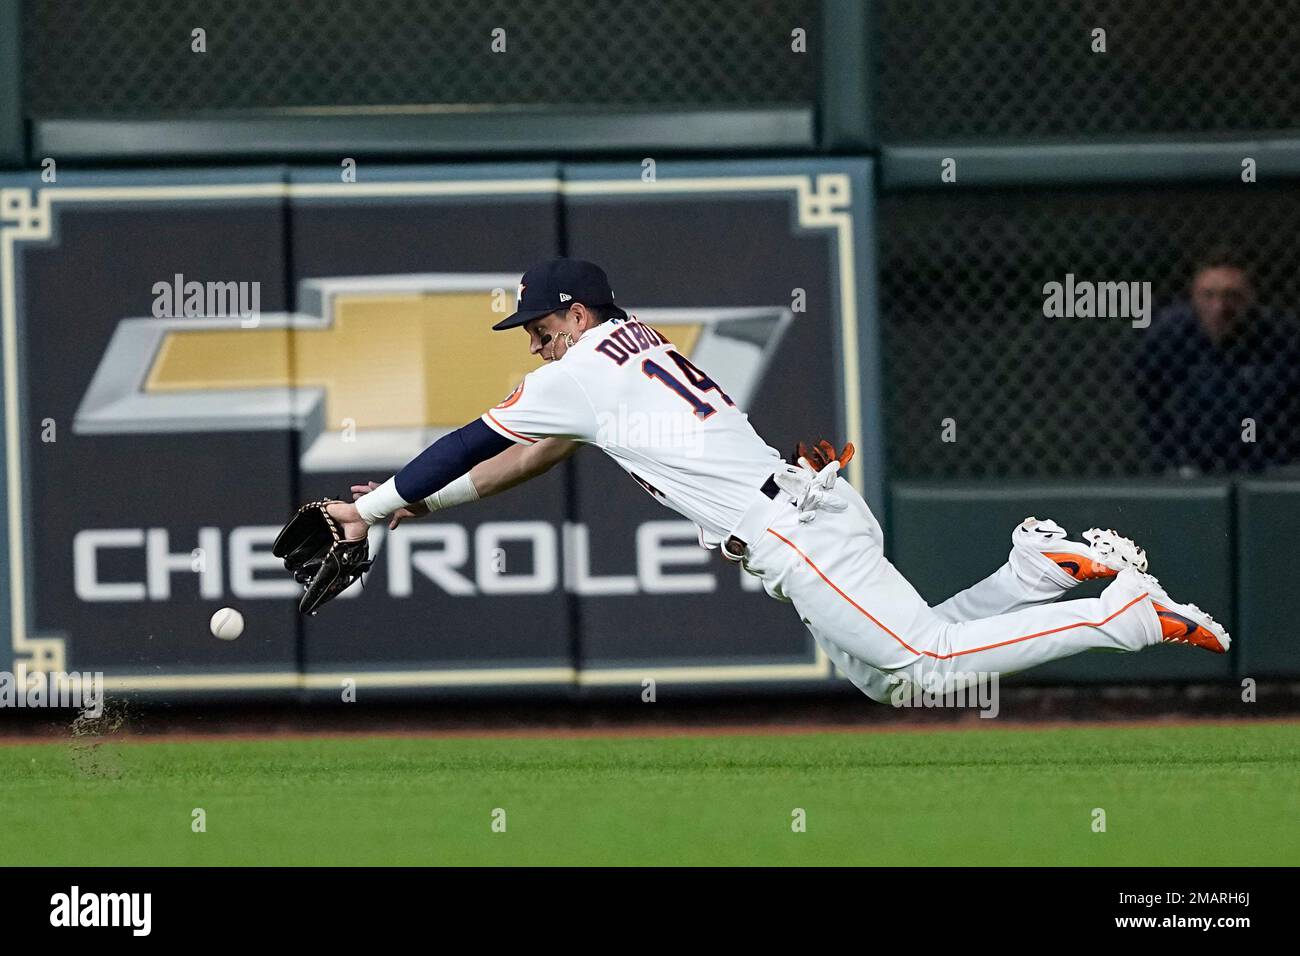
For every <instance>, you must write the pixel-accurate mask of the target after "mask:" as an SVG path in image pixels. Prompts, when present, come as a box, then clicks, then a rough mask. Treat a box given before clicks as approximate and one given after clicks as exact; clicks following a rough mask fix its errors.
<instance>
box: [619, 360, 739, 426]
mask: <svg viewBox="0 0 1300 956" xmlns="http://www.w3.org/2000/svg"><path fill="white" fill-rule="evenodd" d="M668 357H669V358H670V359H672V360H673V363H674V364H675V365H676V366H677V367H678V368H679V369H680V370H681V373H682V375H683V376H685V378H686V381H688V382H690V383H691V385H692V386H693V387H694V388H695V389H696V390H698V391H700V392H704V393H705V394H707V393H709V392H717V393H718V394H719V395H720V396H721V397H722V400H723V401H724V402H726V403H727V404H728V405H731V406H733V407H734V406H735V404H736V403H735V402H733V401H732V400H731V399H730V398H729V397H728V396H727V393H726V392H724V391H723V390H722V388H721V386H719V385H718V383H717V382H715V381H714V380H713V379H711V378H709V377H708V376H707V375H705V374H704V373H703V372H702V371H700V370H699V368H697V367H696V366H695V365H693V364H691V360H690V359H688V358H687V357H686V356H685V355H682V354H681V353H680V352H677V351H676V350H673V349H670V350H669V351H668ZM641 371H642V372H644V373H645V374H646V375H648V376H649V377H650V378H653V379H658V380H659V381H660V382H662V383H663V384H664V385H667V386H668V387H669V388H671V389H672V390H673V391H674V392H676V393H677V394H678V395H680V396H681V397H682V398H683V399H685V400H686V401H687V402H689V403H690V405H691V408H693V409H694V410H695V417H696V418H698V419H699V420H700V421H704V420H705V419H706V418H708V417H709V416H710V415H712V414H713V413H714V412H716V411H717V409H716V408H714V407H713V406H712V405H710V404H709V403H708V402H706V401H704V399H702V398H700V397H699V396H698V395H696V394H695V392H693V391H691V389H690V388H687V387H686V385H685V384H683V382H682V380H681V379H679V378H678V377H677V376H675V375H673V373H672V372H670V371H668V370H667V369H666V368H664V367H663V366H662V365H660V364H659V363H658V362H656V361H654V360H653V359H646V360H645V361H643V362H642V363H641Z"/></svg>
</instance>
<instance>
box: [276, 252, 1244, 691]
mask: <svg viewBox="0 0 1300 956" xmlns="http://www.w3.org/2000/svg"><path fill="white" fill-rule="evenodd" d="M517 327H522V328H523V329H524V331H525V332H527V334H528V338H529V345H530V349H531V351H532V352H533V353H534V354H537V355H540V356H541V357H542V359H543V360H544V361H545V364H544V365H542V366H541V367H540V368H538V369H536V370H534V371H532V372H530V373H529V374H528V375H527V376H525V377H524V379H523V381H522V382H521V383H520V384H519V385H518V387H516V388H515V390H514V391H513V392H511V394H510V395H509V396H508V397H507V398H506V399H505V400H504V401H502V402H501V404H499V405H497V406H496V407H494V408H490V409H488V410H487V411H486V412H484V413H483V415H482V417H481V418H479V419H476V420H475V421H472V422H470V423H469V424H467V425H465V426H464V427H462V428H460V429H458V430H456V431H454V432H451V433H450V434H448V435H446V436H444V437H442V438H440V439H439V440H438V441H437V442H435V443H434V444H433V445H431V446H430V447H429V448H427V449H426V450H425V451H424V452H422V453H421V454H420V455H419V456H418V457H417V458H415V459H414V460H413V461H411V462H410V463H409V464H408V465H406V467H404V468H403V469H402V470H401V471H399V472H398V473H397V474H396V475H395V476H393V477H392V478H390V479H388V480H387V481H385V482H384V483H383V484H379V485H376V484H375V483H373V482H370V483H368V484H365V485H357V486H354V487H353V494H354V497H355V498H356V501H355V503H347V502H342V501H333V502H317V503H314V504H312V505H306V506H304V508H303V510H302V511H301V512H300V513H299V515H298V516H296V517H295V519H294V520H293V521H291V522H290V524H289V525H288V526H287V527H286V529H285V531H284V532H282V534H281V540H280V541H277V545H276V549H275V553H276V554H278V555H280V556H281V557H285V558H286V566H287V567H289V568H290V570H294V571H295V572H296V573H297V576H298V578H299V580H300V581H302V582H303V583H304V584H305V585H306V586H307V594H306V596H304V598H303V603H302V605H301V606H302V608H303V610H305V611H308V610H314V609H315V607H316V606H318V605H319V604H320V603H323V602H324V601H325V600H328V599H329V598H331V597H333V596H334V594H336V593H338V591H341V590H342V589H343V588H345V587H347V586H348V585H349V584H350V583H351V582H352V581H353V580H355V579H356V577H358V576H359V574H360V572H361V571H362V570H364V569H365V568H366V567H368V566H369V561H368V557H367V551H366V544H365V536H366V532H367V529H368V527H369V526H370V525H372V524H374V523H376V522H379V521H388V522H389V524H390V527H396V526H397V524H398V523H399V522H400V521H402V520H405V519H407V518H412V517H417V516H419V515H422V514H426V513H428V512H430V511H437V510H441V509H443V508H448V507H452V506H454V505H457V504H460V503H463V502H467V501H473V500H475V499H478V498H485V497H487V496H489V495H494V494H498V493H499V492H502V491H505V490H506V489H508V488H511V487H513V486H515V485H517V484H519V483H521V482H523V481H527V480H528V479H529V478H533V477H535V476H537V475H539V474H541V473H542V472H544V471H546V470H547V469H549V468H550V467H551V466H553V465H554V464H556V463H557V462H559V461H560V460H562V459H563V458H565V457H567V456H568V455H571V454H572V453H573V452H574V451H575V450H576V449H577V448H578V446H579V445H595V446H596V447H598V448H600V449H601V450H602V451H603V452H605V454H607V455H609V456H610V457H611V458H613V459H614V461H616V462H617V463H618V464H619V465H620V466H621V467H622V468H623V469H624V470H625V471H627V473H628V474H629V475H631V476H632V478H633V479H634V480H635V481H636V482H637V484H639V485H640V486H641V487H642V488H643V489H644V490H645V491H646V492H647V493H648V494H650V495H652V496H653V497H655V498H656V499H658V500H659V502H660V503H661V504H663V505H665V506H667V507H669V508H671V509H673V510H674V511H676V512H678V513H679V514H682V515H684V516H685V517H687V518H689V519H690V520H691V521H692V522H694V523H695V524H696V525H697V526H698V527H699V531H700V543H701V544H702V545H704V546H705V547H708V548H717V549H720V550H721V552H722V554H723V556H725V557H726V558H728V559H730V560H732V561H738V562H740V563H741V564H742V565H743V567H744V568H745V570H747V571H748V572H749V573H751V574H754V575H757V576H758V577H759V578H761V579H762V583H763V587H764V589H765V590H766V591H767V593H768V594H769V595H771V596H772V597H774V598H777V599H778V600H781V601H786V602H789V603H792V604H793V605H794V607H795V610H796V611H797V612H798V614H799V617H800V618H801V619H802V621H803V623H804V624H805V625H807V627H808V629H809V631H811V632H812V635H813V637H814V639H815V640H816V641H817V643H818V644H819V645H820V646H821V647H822V649H823V650H824V651H825V652H826V654H827V655H828V656H829V657H830V659H831V660H832V661H833V662H834V663H835V664H836V665H837V666H838V667H839V669H840V670H841V671H842V672H843V673H844V674H845V675H846V676H848V678H849V679H850V680H852V681H853V682H854V684H856V685H857V686H858V687H859V688H860V689H861V690H862V691H863V693H865V694H867V696H869V697H871V698H873V699H874V700H878V701H886V700H888V699H889V695H890V691H891V689H892V688H894V687H895V686H896V685H898V684H899V683H900V682H902V681H908V682H911V683H912V684H914V685H916V686H920V687H927V688H934V687H936V686H942V687H949V688H951V687H954V686H957V685H958V684H959V683H968V682H969V678H968V677H966V676H964V675H970V674H1002V675H1006V674H1009V673H1013V672H1016V671H1022V670H1025V669H1026V668H1030V667H1034V666H1035V665H1038V664H1045V663H1047V662H1048V661H1054V660H1057V659H1059V658H1062V657H1069V656H1070V655H1071V654H1077V653H1079V652H1080V651H1085V650H1088V649H1090V648H1107V649H1111V650H1124V651H1137V650H1141V649H1142V648H1144V647H1147V646H1149V645H1152V644H1159V643H1161V642H1168V641H1174V642H1180V643H1186V644H1194V645H1196V646H1198V647H1202V648H1205V649H1206V650H1210V651H1214V652H1216V653H1220V654H1222V653H1224V652H1226V651H1227V649H1228V644H1229V637H1228V634H1227V631H1226V630H1225V629H1224V628H1223V627H1222V626H1221V625H1219V624H1218V623H1217V622H1215V620H1214V619H1213V618H1212V617H1210V616H1209V615H1208V614H1206V613H1205V612H1203V611H1201V610H1200V609H1199V608H1197V607H1196V606H1195V605H1192V604H1180V603H1178V602H1176V601H1174V600H1173V599H1172V598H1170V596H1169V595H1168V594H1166V593H1165V591H1164V589H1163V588H1162V587H1161V586H1160V584H1159V582H1158V581H1157V580H1156V579H1155V578H1154V577H1152V576H1150V575H1149V574H1146V573H1145V571H1146V566H1147V562H1146V557H1145V554H1144V553H1143V552H1142V550H1141V549H1140V548H1138V547H1137V546H1136V545H1134V544H1133V542H1131V541H1129V540H1128V539H1126V538H1121V537H1119V536H1118V535H1117V534H1115V533H1114V532H1113V531H1098V530H1092V531H1088V532H1085V534H1084V535H1083V538H1084V541H1082V542H1077V541H1070V540H1068V539H1067V537H1066V532H1065V531H1064V530H1063V529H1062V528H1060V527H1059V526H1058V525H1056V524H1055V523H1053V522H1051V521H1039V520H1036V519H1034V518H1029V519H1026V520H1025V521H1024V522H1023V523H1022V524H1021V525H1020V526H1019V527H1018V528H1016V529H1015V531H1014V532H1013V534H1012V548H1011V554H1010V557H1009V558H1008V560H1007V563H1006V564H1005V565H1003V566H1002V567H1001V568H1000V569H999V570H997V571H996V572H994V573H993V574H992V575H990V576H989V577H987V578H985V579H984V580H983V581H980V582H979V583H978V584H975V585H974V586H973V587H970V588H968V589H966V590H965V591H962V592H961V593H960V594H957V595H955V596H954V597H951V598H949V599H948V600H947V601H944V602H943V603H942V604H939V605H936V606H934V607H931V606H929V605H928V604H926V602H925V601H924V600H923V599H922V598H921V597H920V595H919V594H917V592H916V590H915V589H913V587H912V586H911V585H910V584H909V583H908V582H907V581H906V580H905V579H904V578H903V576H902V575H901V574H900V573H899V572H898V571H897V570H896V569H895V568H894V566H893V565H892V564H890V562H889V560H888V559H887V558H886V557H885V555H884V551H883V550H882V549H883V537H882V534H881V528H880V525H879V523H878V522H877V521H876V519H875V517H874V516H873V515H872V513H871V511H870V510H869V509H868V507H867V505H866V503H865V502H864V501H863V500H862V497H861V496H860V495H859V494H858V492H857V491H856V490H855V489H854V488H853V487H852V486H851V485H850V484H849V483H848V482H847V481H845V480H844V479H843V478H841V477H839V470H840V468H841V467H842V466H843V465H844V464H847V462H848V460H849V458H850V457H851V456H852V454H853V447H852V446H851V445H849V446H846V447H845V448H844V449H843V451H841V452H837V451H836V450H835V448H834V447H833V446H831V445H830V444H829V443H826V442H821V443H819V444H818V445H816V446H814V447H811V448H804V447H803V446H802V445H801V446H800V448H799V453H798V455H797V456H796V462H795V463H794V464H788V463H786V462H785V461H783V460H782V458H781V456H780V454H779V453H778V452H777V451H776V450H775V449H773V448H771V447H769V446H768V444H767V443H766V442H764V441H763V439H762V438H761V437H759V435H758V434H757V433H756V432H755V431H754V429H753V427H752V426H751V425H750V423H749V419H748V416H746V414H745V413H744V412H743V411H742V410H741V409H739V408H737V407H736V404H735V403H734V402H733V401H732V400H731V398H730V397H729V396H728V395H727V393H726V392H725V391H724V390H723V389H722V388H721V387H720V386H719V385H718V383H717V382H715V381H714V380H713V379H712V378H710V377H709V374H708V371H707V370H705V369H701V368H699V367H697V366H696V365H695V364H694V363H692V362H691V361H690V360H689V359H688V358H687V357H686V356H685V355H683V354H682V353H681V352H679V351H678V350H677V349H676V348H674V346H673V343H672V342H670V341H669V340H668V339H666V338H665V337H664V336H663V335H662V334H661V333H660V332H659V331H657V330H656V329H654V328H651V327H650V326H648V325H645V324H643V323H641V322H638V321H637V320H636V318H635V317H634V316H629V315H628V314H627V313H626V312H624V311H623V310H622V309H620V308H619V307H617V306H615V305H614V295H613V292H612V291H611V290H610V287H609V282H608V280H607V279H606V277H605V273H604V272H603V271H602V270H601V269H600V268H599V267H598V266H596V265H594V264H592V263H590V262H584V261H581V260H576V259H553V260H550V261H548V262H545V263H543V264H541V265H538V266H536V267H534V268H532V269H530V270H529V271H528V272H527V273H526V274H525V275H524V277H523V280H522V281H521V282H520V284H519V294H518V302H517V311H516V312H515V313H514V314H513V315H511V316H509V317H508V318H506V319H504V320H502V321H500V322H498V323H497V324H496V325H494V326H493V328H494V329H498V330H499V329H513V328H517ZM638 418H639V419H640V420H641V421H644V422H646V423H650V424H655V423H658V424H659V425H660V426H662V425H663V424H664V423H671V426H672V427H646V428H628V427H626V423H628V422H629V421H637V420H638ZM701 448H707V449H708V454H707V455H703V454H700V453H699V449H701ZM295 522H297V530H296V531H295V530H294V529H295ZM1099 578H1102V579H1109V580H1110V584H1109V585H1108V586H1107V587H1106V589H1105V590H1104V591H1103V592H1102V594H1101V596H1100V597H1097V598H1088V599H1082V600H1070V601H1058V600H1057V599H1058V598H1060V597H1062V596H1063V595H1064V594H1065V593H1066V592H1067V591H1069V590H1070V588H1072V587H1074V586H1075V585H1076V584H1078V583H1079V582H1081V581H1085V580H1094V579H1099Z"/></svg>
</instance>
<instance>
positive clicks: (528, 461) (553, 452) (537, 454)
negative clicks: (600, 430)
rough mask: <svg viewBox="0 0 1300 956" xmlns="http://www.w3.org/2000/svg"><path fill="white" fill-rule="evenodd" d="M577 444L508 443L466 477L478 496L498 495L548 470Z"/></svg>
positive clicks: (548, 441)
mask: <svg viewBox="0 0 1300 956" xmlns="http://www.w3.org/2000/svg"><path fill="white" fill-rule="evenodd" d="M578 445H579V443H578V442H576V441H573V440H571V439H568V438H543V439H542V440H541V441H539V442H536V443H534V444H532V445H512V446H510V447H509V448H507V449H506V450H505V451H503V452H502V453H501V454H499V455H497V456H496V457H495V458H489V459H488V460H487V461H484V462H479V463H478V464H477V465H475V466H474V467H473V468H472V469H471V470H470V472H469V479H470V481H472V482H473V484H474V490H475V491H476V492H478V496H479V497H480V498H486V497H488V496H489V495H499V494H500V493H501V492H503V491H506V490H508V489H510V488H513V487H514V486H515V485H521V484H523V483H524V482H525V481H528V480H529V479H530V478H536V477H537V476H538V475H540V474H544V473H545V472H547V471H550V470H551V468H553V467H554V466H555V465H557V464H559V463H560V462H562V461H564V459H566V458H568V457H569V456H570V455H572V454H573V453H574V452H575V451H577V450H578Z"/></svg>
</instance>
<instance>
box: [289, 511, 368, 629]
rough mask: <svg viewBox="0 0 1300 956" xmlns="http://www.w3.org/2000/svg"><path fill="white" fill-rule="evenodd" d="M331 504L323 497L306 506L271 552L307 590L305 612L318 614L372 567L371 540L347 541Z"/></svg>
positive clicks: (302, 608) (301, 607) (302, 604)
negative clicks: (333, 514)
mask: <svg viewBox="0 0 1300 956" xmlns="http://www.w3.org/2000/svg"><path fill="white" fill-rule="evenodd" d="M330 503H331V500H330V499H329V498H323V499H321V500H320V501H312V502H308V503H307V504H305V505H303V506H302V507H301V508H299V509H298V512H297V513H296V514H295V515H294V516H293V517H292V518H290V519H289V521H288V523H286V524H285V526H284V527H283V528H281V529H280V533H279V534H278V535H277V536H276V538H275V544H274V545H272V547H271V553H272V554H274V555H275V556H276V557H277V558H283V559H284V566H285V568H286V569H287V570H288V571H290V572H292V573H293V576H294V578H295V580H297V582H298V583H299V584H301V585H302V586H303V587H304V588H305V589H306V593H304V594H303V596H302V600H301V601H299V602H298V610H299V612H300V613H302V614H315V613H316V609H317V608H319V607H320V606H321V605H322V604H324V603H325V602H326V601H329V600H331V599H333V598H335V597H338V595H340V594H342V593H343V592H344V591H346V590H347V589H348V588H349V587H350V586H351V584H352V582H353V581H355V580H357V579H358V578H360V577H361V575H363V574H365V573H366V572H367V571H369V570H370V565H371V558H370V544H369V542H368V541H367V539H365V538H362V539H361V540H359V541H348V540H346V539H345V538H344V537H343V528H342V527H341V526H340V525H339V523H338V522H337V521H335V520H334V519H333V518H331V517H330V515H329V512H328V511H326V510H325V509H326V506H327V505H329V504H330Z"/></svg>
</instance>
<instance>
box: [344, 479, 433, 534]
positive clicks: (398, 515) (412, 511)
mask: <svg viewBox="0 0 1300 956" xmlns="http://www.w3.org/2000/svg"><path fill="white" fill-rule="evenodd" d="M378 487H379V482H377V481H371V482H367V483H366V484H364V485H353V486H352V500H353V501H356V500H357V499H358V498H360V497H361V496H362V495H366V494H369V493H370V492H372V491H374V490H375V489H376V488H378ZM428 513H429V506H428V505H426V504H425V503H424V502H423V501H417V502H416V503H415V504H413V505H407V506H406V507H405V508H398V509H397V510H396V511H394V512H393V513H392V514H390V515H389V516H388V530H389V531H392V530H393V529H394V528H396V527H397V526H398V525H399V524H401V523H402V522H403V521H405V520H406V519H407V518H423V517H424V516H425V515H427V514H428Z"/></svg>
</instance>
